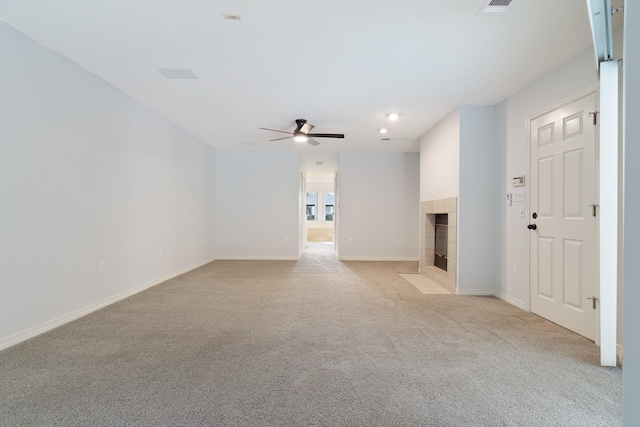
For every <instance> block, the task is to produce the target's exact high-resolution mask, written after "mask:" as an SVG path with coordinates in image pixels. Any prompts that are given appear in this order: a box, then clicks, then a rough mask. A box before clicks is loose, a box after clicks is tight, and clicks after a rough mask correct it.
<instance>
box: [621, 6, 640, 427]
mask: <svg viewBox="0 0 640 427" xmlns="http://www.w3.org/2000/svg"><path fill="white" fill-rule="evenodd" d="M624 14H625V26H624V32H625V33H624V68H625V72H624V76H625V77H624V90H625V92H624V111H625V113H624V117H625V119H624V141H625V142H624V155H623V156H624V172H623V173H624V236H625V237H626V238H625V240H624V259H625V262H624V266H625V267H624V268H625V271H624V279H625V283H626V286H625V287H624V301H625V302H626V304H627V309H626V310H625V311H624V325H625V328H624V329H625V334H624V355H623V362H622V363H623V367H624V369H623V371H622V374H623V376H624V381H623V383H624V390H623V397H624V425H625V426H638V425H640V406H638V402H640V334H638V331H637V325H640V310H636V309H635V303H636V302H639V301H640V286H638V284H639V283H640V263H638V260H639V259H640V239H638V236H640V223H639V222H638V220H637V218H636V217H637V214H638V212H639V211H640V186H638V183H639V182H640V168H638V165H639V164H640V144H638V141H640V121H639V120H638V117H640V79H638V76H640V5H639V4H638V2H626V4H625V10H624Z"/></svg>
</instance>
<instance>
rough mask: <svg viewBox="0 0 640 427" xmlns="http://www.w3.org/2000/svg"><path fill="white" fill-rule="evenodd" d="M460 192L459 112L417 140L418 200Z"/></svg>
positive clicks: (449, 116) (445, 118) (440, 122)
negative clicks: (418, 168) (418, 147)
mask: <svg viewBox="0 0 640 427" xmlns="http://www.w3.org/2000/svg"><path fill="white" fill-rule="evenodd" d="M459 192H460V109H459V108H457V109H455V110H454V111H452V112H451V113H449V114H448V115H447V116H446V117H444V118H443V119H442V120H441V121H439V122H438V123H437V124H436V125H435V126H434V127H432V128H431V129H430V130H429V131H428V132H427V133H425V134H424V135H423V136H422V137H421V138H420V201H423V202H424V201H427V200H437V199H445V198H449V197H458V196H459Z"/></svg>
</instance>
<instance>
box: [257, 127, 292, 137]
mask: <svg viewBox="0 0 640 427" xmlns="http://www.w3.org/2000/svg"><path fill="white" fill-rule="evenodd" d="M258 129H262V130H270V131H271V132H280V133H288V134H289V135H293V132H285V131H283V130H278V129H269V128H258Z"/></svg>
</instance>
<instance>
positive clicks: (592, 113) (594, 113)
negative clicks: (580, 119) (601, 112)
mask: <svg viewBox="0 0 640 427" xmlns="http://www.w3.org/2000/svg"><path fill="white" fill-rule="evenodd" d="M589 115H590V116H591V123H593V125H594V126H595V125H596V124H597V123H598V111H589Z"/></svg>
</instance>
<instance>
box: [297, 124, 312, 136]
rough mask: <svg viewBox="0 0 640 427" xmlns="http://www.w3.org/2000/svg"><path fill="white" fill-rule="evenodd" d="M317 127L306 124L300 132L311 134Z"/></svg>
mask: <svg viewBox="0 0 640 427" xmlns="http://www.w3.org/2000/svg"><path fill="white" fill-rule="evenodd" d="M314 127H315V126H314V125H312V124H309V123H305V124H303V125H302V127H301V128H300V132H302V133H305V134H306V133H309V132H311V130H312V129H313V128H314Z"/></svg>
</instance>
